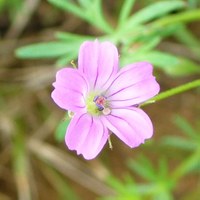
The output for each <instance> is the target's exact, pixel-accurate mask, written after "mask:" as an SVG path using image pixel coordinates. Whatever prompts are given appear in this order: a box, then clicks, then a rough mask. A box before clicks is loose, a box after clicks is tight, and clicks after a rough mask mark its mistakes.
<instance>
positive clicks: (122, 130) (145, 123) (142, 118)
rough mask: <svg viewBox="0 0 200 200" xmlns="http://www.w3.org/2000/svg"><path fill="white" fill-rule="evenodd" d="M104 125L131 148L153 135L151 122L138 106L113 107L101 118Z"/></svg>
mask: <svg viewBox="0 0 200 200" xmlns="http://www.w3.org/2000/svg"><path fill="white" fill-rule="evenodd" d="M103 123H104V124H105V126H106V127H107V128H108V129H109V130H111V131H112V132H113V133H114V134H115V135H117V136H118V137H119V138H120V139H121V140H122V141H123V142H124V143H126V144H127V145H128V146H130V147H131V148H133V147H137V146H139V145H140V144H141V143H144V140H145V139H148V138H151V137H152V135H153V126H152V122H151V120H150V119H149V117H148V115H147V114H146V113H145V112H144V111H142V110H141V109H139V108H136V107H128V108H124V109H113V110H112V112H111V114H110V115H107V116H105V117H104V118H103Z"/></svg>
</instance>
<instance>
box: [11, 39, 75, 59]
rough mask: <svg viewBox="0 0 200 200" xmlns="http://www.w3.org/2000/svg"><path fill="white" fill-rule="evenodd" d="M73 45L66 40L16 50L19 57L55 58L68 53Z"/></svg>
mask: <svg viewBox="0 0 200 200" xmlns="http://www.w3.org/2000/svg"><path fill="white" fill-rule="evenodd" d="M71 50H72V45H69V44H68V43H64V42H45V43H37V44H31V45H28V46H24V47H20V48H18V49H17V50H16V52H15V53H16V56H17V57H19V58H54V57H59V56H62V55H65V54H67V53H68V52H70V51H71Z"/></svg>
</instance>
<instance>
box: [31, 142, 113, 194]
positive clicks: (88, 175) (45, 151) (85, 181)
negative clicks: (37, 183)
mask: <svg viewBox="0 0 200 200" xmlns="http://www.w3.org/2000/svg"><path fill="white" fill-rule="evenodd" d="M28 145H29V148H30V150H31V151H32V152H33V153H34V154H35V155H36V156H37V157H39V158H40V159H41V160H45V161H47V162H48V163H50V164H51V166H53V167H54V168H56V169H57V170H58V171H60V173H62V174H64V175H66V176H67V177H69V178H70V179H72V180H73V181H75V182H77V183H79V184H80V185H82V186H83V187H85V188H87V189H89V190H90V191H92V192H94V193H95V194H97V195H101V196H103V195H113V194H115V192H114V191H113V190H112V189H111V188H109V187H108V186H107V185H105V184H104V183H103V182H101V181H100V180H98V179H97V178H95V177H94V176H93V175H92V172H91V170H90V169H89V168H87V166H84V164H83V163H81V162H80V161H78V160H75V159H73V158H72V157H70V156H69V155H66V154H64V153H63V152H62V151H60V150H58V149H57V148H55V147H53V146H51V145H49V144H46V143H44V142H40V141H38V140H35V139H30V141H29V144H28Z"/></svg>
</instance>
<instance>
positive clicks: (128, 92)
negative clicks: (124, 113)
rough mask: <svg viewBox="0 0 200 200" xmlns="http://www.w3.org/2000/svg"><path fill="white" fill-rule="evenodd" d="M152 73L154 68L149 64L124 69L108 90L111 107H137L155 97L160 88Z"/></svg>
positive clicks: (140, 63) (136, 64)
mask: <svg viewBox="0 0 200 200" xmlns="http://www.w3.org/2000/svg"><path fill="white" fill-rule="evenodd" d="M152 71H153V67H152V66H151V64H149V63H147V62H139V63H135V64H131V65H128V66H126V67H124V68H122V69H121V70H120V71H119V73H118V74H117V75H116V77H115V78H114V81H113V82H112V83H111V85H110V87H109V89H108V90H107V97H108V100H109V101H110V102H111V106H112V107H124V106H131V105H136V104H140V103H142V102H144V101H146V100H148V99H150V98H151V97H153V96H155V95H156V94H157V93H158V92H159V90H160V87H159V84H158V83H157V82H156V80H155V77H154V76H153V74H152Z"/></svg>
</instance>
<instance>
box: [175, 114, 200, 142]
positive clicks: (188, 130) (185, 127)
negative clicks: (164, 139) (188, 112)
mask: <svg viewBox="0 0 200 200" xmlns="http://www.w3.org/2000/svg"><path fill="white" fill-rule="evenodd" d="M174 122H175V124H176V125H177V126H178V127H179V128H180V129H181V130H182V131H183V133H185V135H187V136H189V137H190V138H193V139H195V140H196V139H197V137H199V138H200V136H199V134H198V131H195V130H194V128H193V127H192V126H191V125H190V124H189V122H188V121H186V120H185V119H184V118H183V117H181V116H176V117H175V119H174Z"/></svg>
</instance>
